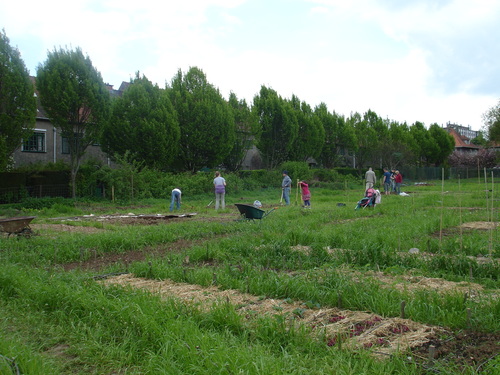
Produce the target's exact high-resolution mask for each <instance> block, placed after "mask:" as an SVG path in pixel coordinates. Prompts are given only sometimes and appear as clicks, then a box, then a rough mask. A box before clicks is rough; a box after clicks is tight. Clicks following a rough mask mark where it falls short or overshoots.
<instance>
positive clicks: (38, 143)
mask: <svg viewBox="0 0 500 375" xmlns="http://www.w3.org/2000/svg"><path fill="white" fill-rule="evenodd" d="M22 150H23V151H24V152H45V133H44V132H37V131H35V132H34V133H33V135H32V136H31V137H29V138H28V139H26V140H25V141H23V149H22Z"/></svg>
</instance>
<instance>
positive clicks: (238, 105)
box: [224, 92, 259, 171]
mask: <svg viewBox="0 0 500 375" xmlns="http://www.w3.org/2000/svg"><path fill="white" fill-rule="evenodd" d="M228 103H229V106H230V107H231V109H232V111H233V116H234V122H235V125H236V133H235V135H236V137H235V141H234V144H233V148H232V149H231V152H230V153H229V154H228V156H227V157H226V158H225V159H224V166H225V167H226V168H227V169H228V170H230V171H237V170H239V169H240V168H241V164H242V163H243V160H244V159H245V156H246V154H247V152H248V150H249V149H250V148H252V146H253V144H254V143H255V140H256V136H257V135H258V133H259V130H258V127H259V122H258V121H257V118H256V116H255V114H254V113H252V111H251V109H250V108H249V106H248V104H247V102H246V100H245V99H241V100H238V97H237V96H236V94H235V93H233V92H232V93H231V94H230V95H229V101H228Z"/></svg>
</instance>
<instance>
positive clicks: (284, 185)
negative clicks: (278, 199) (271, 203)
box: [281, 171, 292, 206]
mask: <svg viewBox="0 0 500 375" xmlns="http://www.w3.org/2000/svg"><path fill="white" fill-rule="evenodd" d="M291 188H292V179H291V178H290V176H288V172H287V171H283V181H282V182H281V190H282V191H283V192H282V194H283V199H284V200H285V203H286V205H287V206H288V205H289V204H290V190H291Z"/></svg>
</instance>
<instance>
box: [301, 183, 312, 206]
mask: <svg viewBox="0 0 500 375" xmlns="http://www.w3.org/2000/svg"><path fill="white" fill-rule="evenodd" d="M299 185H300V189H301V191H302V201H303V202H304V208H311V192H310V191H309V185H308V184H307V182H305V181H300V182H299Z"/></svg>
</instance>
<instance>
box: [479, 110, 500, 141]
mask: <svg viewBox="0 0 500 375" xmlns="http://www.w3.org/2000/svg"><path fill="white" fill-rule="evenodd" d="M483 121H484V125H485V127H486V131H487V133H488V138H489V140H490V141H491V142H500V101H499V102H498V103H497V105H496V106H494V107H491V108H490V109H489V110H488V111H487V112H486V113H484V114H483Z"/></svg>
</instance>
